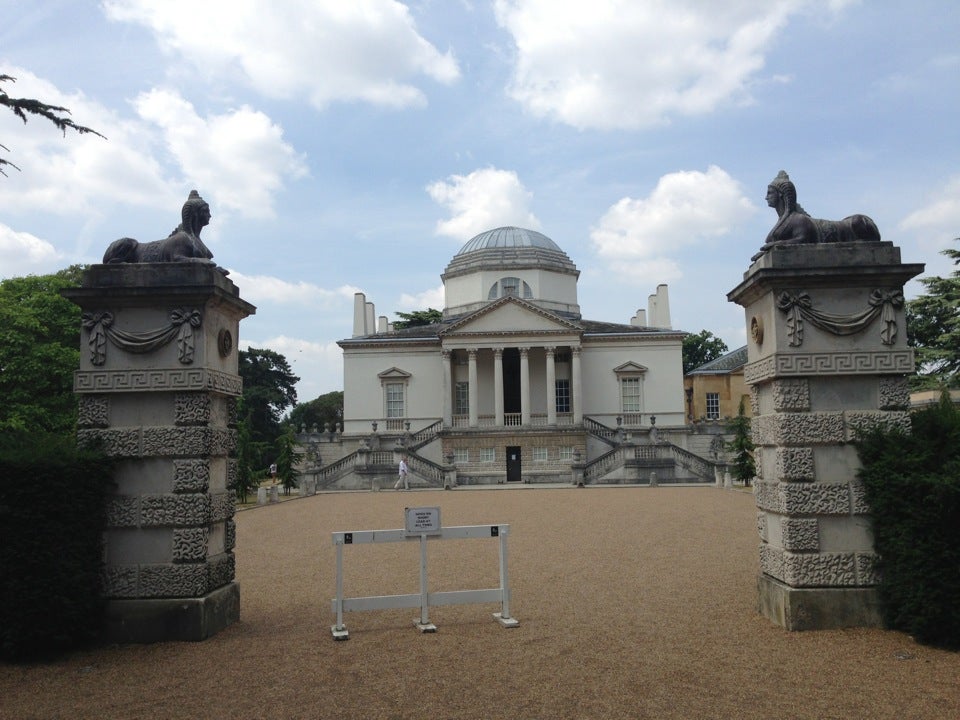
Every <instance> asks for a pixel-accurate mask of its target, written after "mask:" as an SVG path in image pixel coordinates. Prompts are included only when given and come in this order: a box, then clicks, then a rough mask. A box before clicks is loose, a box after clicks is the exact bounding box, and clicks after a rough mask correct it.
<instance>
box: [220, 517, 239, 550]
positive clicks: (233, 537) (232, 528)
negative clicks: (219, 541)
mask: <svg viewBox="0 0 960 720" xmlns="http://www.w3.org/2000/svg"><path fill="white" fill-rule="evenodd" d="M236 546H237V523H236V522H234V521H233V520H227V521H226V522H224V524H223V549H224V550H226V551H227V552H229V551H230V550H233V549H234V548H235V547H236Z"/></svg>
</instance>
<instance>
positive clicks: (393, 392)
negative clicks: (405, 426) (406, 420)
mask: <svg viewBox="0 0 960 720" xmlns="http://www.w3.org/2000/svg"><path fill="white" fill-rule="evenodd" d="M385 389H386V396H387V417H388V418H402V417H403V416H404V407H403V383H387V385H386V388H385Z"/></svg>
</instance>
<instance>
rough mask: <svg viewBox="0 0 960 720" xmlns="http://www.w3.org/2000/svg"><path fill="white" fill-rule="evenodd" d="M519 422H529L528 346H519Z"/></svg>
mask: <svg viewBox="0 0 960 720" xmlns="http://www.w3.org/2000/svg"><path fill="white" fill-rule="evenodd" d="M520 423H521V424H522V425H529V424H530V348H525V347H522V348H520Z"/></svg>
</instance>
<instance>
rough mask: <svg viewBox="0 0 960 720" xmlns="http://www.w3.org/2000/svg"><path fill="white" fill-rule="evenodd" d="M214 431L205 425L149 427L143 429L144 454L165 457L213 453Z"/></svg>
mask: <svg viewBox="0 0 960 720" xmlns="http://www.w3.org/2000/svg"><path fill="white" fill-rule="evenodd" d="M212 435H213V431H212V430H210V428H205V427H169V426H159V427H147V428H144V429H143V454H144V455H145V456H148V457H149V456H157V457H165V456H171V455H188V456H198V455H211V454H213V453H211V452H210V450H211V439H212Z"/></svg>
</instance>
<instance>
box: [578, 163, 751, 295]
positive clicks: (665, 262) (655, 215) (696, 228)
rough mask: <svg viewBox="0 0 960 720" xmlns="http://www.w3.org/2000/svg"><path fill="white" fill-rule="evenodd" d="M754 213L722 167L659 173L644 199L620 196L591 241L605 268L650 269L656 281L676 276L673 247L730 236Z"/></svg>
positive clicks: (604, 216)
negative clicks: (653, 271)
mask: <svg viewBox="0 0 960 720" xmlns="http://www.w3.org/2000/svg"><path fill="white" fill-rule="evenodd" d="M754 212H756V208H755V206H754V205H753V204H752V203H751V202H750V200H749V199H747V197H746V196H745V195H744V193H743V189H742V188H741V187H740V184H739V183H738V182H736V181H735V180H734V179H733V178H731V177H730V176H729V175H728V174H727V173H726V172H724V171H723V170H722V169H721V168H719V167H716V166H715V165H711V166H710V167H709V168H708V169H707V171H706V172H705V173H704V172H699V171H695V170H691V171H681V172H675V173H671V174H669V175H664V176H663V177H661V178H660V181H659V182H658V183H657V186H656V188H654V190H653V192H652V193H651V194H650V195H649V197H647V198H643V199H634V198H629V197H625V198H623V199H621V200H619V201H618V202H616V203H615V204H614V205H613V206H612V207H610V209H609V210H607V212H606V213H605V214H604V215H603V217H601V218H600V221H599V224H598V226H597V227H596V228H594V230H593V231H592V232H591V233H590V239H591V241H592V242H593V245H594V248H595V249H596V251H597V253H598V254H599V255H600V257H601V258H603V259H604V260H606V261H607V263H608V264H609V266H610V268H611V269H613V270H614V271H616V272H618V273H621V272H626V273H635V272H639V271H641V269H642V271H643V272H646V273H647V274H650V271H651V270H655V271H656V272H655V273H653V274H654V275H655V276H656V277H657V278H658V279H660V281H661V282H666V281H667V280H672V279H676V278H678V277H680V275H681V271H680V266H679V265H678V264H677V262H676V261H675V260H673V259H671V258H670V255H671V254H672V253H674V252H676V251H677V250H678V249H680V248H682V247H684V246H688V245H694V244H698V243H701V242H703V241H704V240H706V239H708V238H711V237H717V236H721V235H726V234H729V233H730V232H731V231H732V230H733V229H734V228H735V227H737V226H738V225H739V224H741V223H743V222H744V221H745V220H746V219H747V218H748V217H749V216H750V215H752V214H753V213H754Z"/></svg>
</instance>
